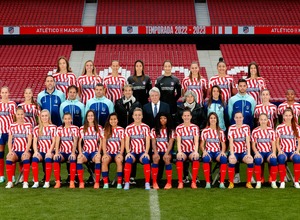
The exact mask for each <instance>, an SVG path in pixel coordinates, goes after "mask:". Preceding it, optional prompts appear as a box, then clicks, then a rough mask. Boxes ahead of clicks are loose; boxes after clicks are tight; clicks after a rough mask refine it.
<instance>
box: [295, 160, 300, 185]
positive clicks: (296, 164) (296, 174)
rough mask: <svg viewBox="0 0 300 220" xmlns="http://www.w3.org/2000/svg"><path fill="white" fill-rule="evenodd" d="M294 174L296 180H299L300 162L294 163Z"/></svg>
mask: <svg viewBox="0 0 300 220" xmlns="http://www.w3.org/2000/svg"><path fill="white" fill-rule="evenodd" d="M294 175H295V182H298V181H299V177H300V164H299V163H294Z"/></svg>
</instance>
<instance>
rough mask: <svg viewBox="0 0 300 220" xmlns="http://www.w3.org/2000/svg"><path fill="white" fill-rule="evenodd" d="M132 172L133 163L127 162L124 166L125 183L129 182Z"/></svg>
mask: <svg viewBox="0 0 300 220" xmlns="http://www.w3.org/2000/svg"><path fill="white" fill-rule="evenodd" d="M130 173H131V163H125V167H124V178H125V183H128V182H129V179H130Z"/></svg>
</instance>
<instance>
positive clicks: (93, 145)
mask: <svg viewBox="0 0 300 220" xmlns="http://www.w3.org/2000/svg"><path fill="white" fill-rule="evenodd" d="M83 127H84V126H81V127H80V134H79V137H80V138H82V140H83V151H84V152H88V153H92V152H96V151H98V150H99V142H100V139H102V138H103V129H102V127H101V125H98V127H99V131H98V132H96V130H95V128H94V126H92V127H88V129H87V131H86V132H84V131H83ZM79 147H81V146H79Z"/></svg>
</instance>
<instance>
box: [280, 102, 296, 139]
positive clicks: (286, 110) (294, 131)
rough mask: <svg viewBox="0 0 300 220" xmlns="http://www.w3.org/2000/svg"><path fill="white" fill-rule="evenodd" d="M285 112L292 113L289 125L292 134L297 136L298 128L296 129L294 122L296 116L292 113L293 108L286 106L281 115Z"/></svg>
mask: <svg viewBox="0 0 300 220" xmlns="http://www.w3.org/2000/svg"><path fill="white" fill-rule="evenodd" d="M286 112H290V113H291V114H292V116H293V117H292V120H291V126H292V130H293V134H294V137H295V138H298V137H299V136H300V134H299V133H298V129H297V126H298V124H297V122H296V117H295V115H294V112H293V109H292V108H291V107H287V108H286V109H285V110H284V111H283V115H284V114H285V113H286Z"/></svg>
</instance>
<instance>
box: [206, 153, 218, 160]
mask: <svg viewBox="0 0 300 220" xmlns="http://www.w3.org/2000/svg"><path fill="white" fill-rule="evenodd" d="M207 153H208V155H209V156H210V158H211V160H212V161H216V159H217V157H218V156H219V155H220V151H217V152H211V151H209V152H207Z"/></svg>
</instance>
